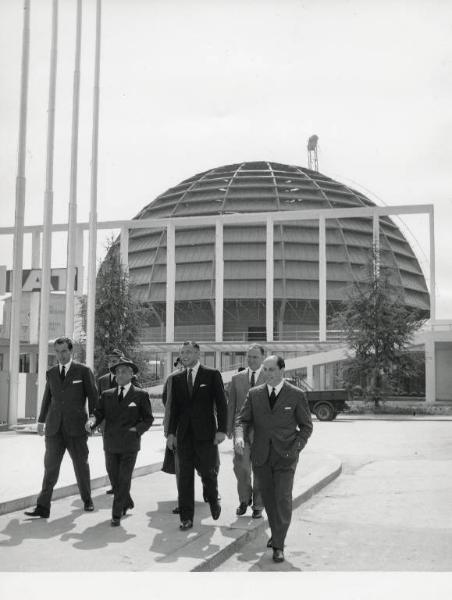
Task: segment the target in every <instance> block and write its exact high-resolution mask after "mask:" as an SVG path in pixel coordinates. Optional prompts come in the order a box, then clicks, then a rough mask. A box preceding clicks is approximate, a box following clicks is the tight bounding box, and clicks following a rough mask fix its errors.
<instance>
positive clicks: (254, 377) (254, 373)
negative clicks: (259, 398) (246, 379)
mask: <svg viewBox="0 0 452 600" xmlns="http://www.w3.org/2000/svg"><path fill="white" fill-rule="evenodd" d="M255 385H256V371H253V372H252V373H251V381H250V387H254V386H255Z"/></svg>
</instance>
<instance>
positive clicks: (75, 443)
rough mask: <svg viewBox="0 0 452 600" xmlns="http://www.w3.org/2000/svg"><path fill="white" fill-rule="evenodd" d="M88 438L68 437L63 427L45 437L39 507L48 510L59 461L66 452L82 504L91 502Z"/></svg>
mask: <svg viewBox="0 0 452 600" xmlns="http://www.w3.org/2000/svg"><path fill="white" fill-rule="evenodd" d="M87 440H88V436H87V435H77V436H74V435H68V434H67V432H66V431H65V429H64V427H63V425H62V426H61V427H60V429H59V431H58V433H56V434H55V435H46V436H45V445H46V451H45V454H44V479H43V481H42V489H41V493H40V494H39V496H38V499H37V501H36V503H37V504H39V506H43V507H45V508H48V509H50V503H51V500H52V494H53V488H54V487H55V485H56V482H57V481H58V476H59V474H60V467H61V461H62V460H63V456H64V453H65V452H66V450H67V451H68V452H69V456H70V457H71V460H72V464H73V465H74V472H75V477H76V479H77V485H78V489H79V492H80V496H81V498H82V500H83V502H87V501H88V500H91V478H90V473H89V464H88V453H89V450H88V441H87Z"/></svg>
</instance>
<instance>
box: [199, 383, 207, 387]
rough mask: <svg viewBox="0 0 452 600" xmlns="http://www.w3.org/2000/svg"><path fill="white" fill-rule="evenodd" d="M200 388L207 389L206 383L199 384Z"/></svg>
mask: <svg viewBox="0 0 452 600" xmlns="http://www.w3.org/2000/svg"><path fill="white" fill-rule="evenodd" d="M199 387H200V388H202V387H207V383H201V385H200V386H199Z"/></svg>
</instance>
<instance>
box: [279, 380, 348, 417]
mask: <svg viewBox="0 0 452 600" xmlns="http://www.w3.org/2000/svg"><path fill="white" fill-rule="evenodd" d="M286 379H287V381H289V382H290V383H292V384H293V385H296V386H297V387H299V388H300V389H302V390H303V392H304V393H305V394H306V398H307V400H308V403H309V410H310V411H311V412H312V413H313V414H314V415H315V416H316V417H317V419H318V420H319V421H333V420H334V419H335V418H336V417H337V415H338V414H339V413H341V412H346V411H348V410H350V406H349V405H348V404H347V400H348V399H349V393H348V391H347V390H346V389H334V390H314V389H312V388H311V387H310V386H309V385H308V384H307V382H306V381H305V380H303V379H298V378H291V377H287V378H286Z"/></svg>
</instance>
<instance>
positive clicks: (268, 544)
mask: <svg viewBox="0 0 452 600" xmlns="http://www.w3.org/2000/svg"><path fill="white" fill-rule="evenodd" d="M267 548H273V538H270V539H269V540H268V542H267Z"/></svg>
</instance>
